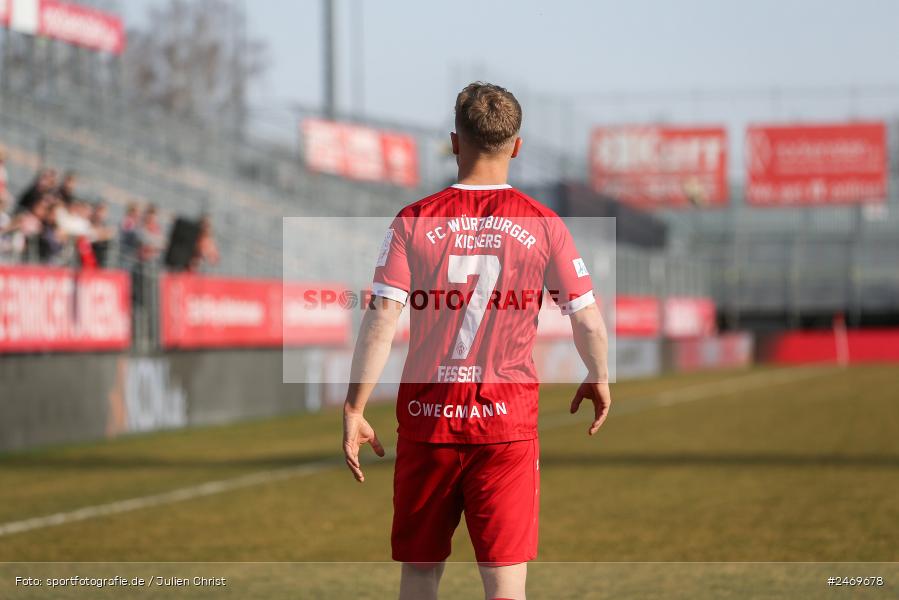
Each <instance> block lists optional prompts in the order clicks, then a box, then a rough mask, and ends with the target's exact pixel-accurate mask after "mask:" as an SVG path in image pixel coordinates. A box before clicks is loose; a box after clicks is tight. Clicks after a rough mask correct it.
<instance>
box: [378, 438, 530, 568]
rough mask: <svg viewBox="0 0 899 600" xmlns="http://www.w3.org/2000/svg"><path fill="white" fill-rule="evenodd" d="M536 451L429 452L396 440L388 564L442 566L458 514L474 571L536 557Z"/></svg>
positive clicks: (523, 445) (468, 448)
mask: <svg viewBox="0 0 899 600" xmlns="http://www.w3.org/2000/svg"><path fill="white" fill-rule="evenodd" d="M539 456H540V446H539V444H538V442H537V440H536V439H533V440H525V441H520V442H503V443H498V444H428V443H423V442H414V441H411V440H408V439H404V438H400V439H399V440H398V442H397V446H396V471H395V473H394V477H393V532H392V535H391V543H392V546H393V559H394V560H398V561H402V562H408V563H431V562H440V561H443V560H446V558H447V557H448V556H449V555H450V551H451V549H452V538H453V532H454V531H455V530H456V527H457V526H458V525H459V520H460V519H461V517H462V512H463V511H464V512H465V523H466V524H467V525H468V534H469V535H470V536H471V543H472V545H473V546H474V551H475V557H476V558H477V560H478V562H479V563H488V564H492V565H493V566H502V565H513V564H518V563H522V562H527V561H529V560H533V559H535V558H536V557H537V517H538V514H539V509H540V470H539V469H540V463H539V461H538V459H539Z"/></svg>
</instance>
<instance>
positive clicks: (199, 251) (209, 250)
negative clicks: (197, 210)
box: [189, 215, 219, 271]
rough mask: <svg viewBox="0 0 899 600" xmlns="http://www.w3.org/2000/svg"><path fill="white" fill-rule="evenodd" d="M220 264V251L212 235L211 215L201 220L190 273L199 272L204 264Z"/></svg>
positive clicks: (204, 216)
mask: <svg viewBox="0 0 899 600" xmlns="http://www.w3.org/2000/svg"><path fill="white" fill-rule="evenodd" d="M218 262H219V249H218V246H217V245H216V243H215V237H214V236H213V234H212V219H210V218H209V215H203V217H201V218H200V234H199V235H198V236H197V243H196V245H195V246H194V254H193V257H191V259H190V267H189V270H190V271H199V270H200V267H202V266H203V264H204V263H205V264H207V265H210V266H214V265H217V264H218Z"/></svg>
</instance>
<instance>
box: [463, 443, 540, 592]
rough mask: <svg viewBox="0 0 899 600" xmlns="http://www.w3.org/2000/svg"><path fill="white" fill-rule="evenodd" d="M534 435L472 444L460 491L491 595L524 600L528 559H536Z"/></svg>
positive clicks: (536, 450)
mask: <svg viewBox="0 0 899 600" xmlns="http://www.w3.org/2000/svg"><path fill="white" fill-rule="evenodd" d="M539 452H540V449H539V444H538V442H537V440H536V439H534V440H526V441H519V442H508V443H502V444H484V445H481V446H471V447H470V449H469V450H468V451H466V453H465V455H464V456H465V459H464V461H463V468H462V489H463V495H464V501H465V523H466V524H467V525H468V532H469V534H470V535H471V542H472V545H473V546H474V550H475V557H476V558H477V560H478V565H479V569H480V572H481V578H482V580H483V583H484V592H485V594H486V595H487V598H488V599H490V600H492V599H493V598H514V599H515V600H518V599H519V598H524V594H525V580H526V579H527V562H528V561H530V560H533V559H534V558H536V557H537V526H538V516H539V508H540V471H539V468H540V466H539V462H538V458H539Z"/></svg>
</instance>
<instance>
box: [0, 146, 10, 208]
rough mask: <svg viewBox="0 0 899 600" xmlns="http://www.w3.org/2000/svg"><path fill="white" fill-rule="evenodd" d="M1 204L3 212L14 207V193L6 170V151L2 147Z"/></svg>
mask: <svg viewBox="0 0 899 600" xmlns="http://www.w3.org/2000/svg"><path fill="white" fill-rule="evenodd" d="M0 206H2V207H4V208H3V209H2V210H3V212H6V211H9V210H10V209H11V208H12V194H10V192H9V173H8V172H7V170H6V152H5V151H3V150H2V149H0Z"/></svg>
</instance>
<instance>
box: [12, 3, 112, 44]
mask: <svg viewBox="0 0 899 600" xmlns="http://www.w3.org/2000/svg"><path fill="white" fill-rule="evenodd" d="M0 23H2V24H4V25H8V26H9V27H10V28H11V29H13V30H14V31H18V32H20V33H26V34H30V35H42V36H45V37H48V38H52V39H55V40H60V41H62V42H66V43H69V44H74V45H76V46H82V47H84V48H89V49H91V50H97V51H100V52H110V53H112V54H121V53H122V52H124V50H125V27H124V25H123V24H122V20H121V19H120V18H119V17H118V16H116V15H114V14H111V13H108V12H104V11H101V10H97V9H96V8H92V7H90V6H84V5H81V4H73V3H69V2H60V1H59V0H0Z"/></svg>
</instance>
